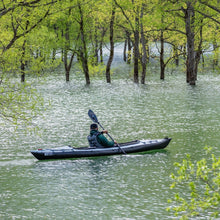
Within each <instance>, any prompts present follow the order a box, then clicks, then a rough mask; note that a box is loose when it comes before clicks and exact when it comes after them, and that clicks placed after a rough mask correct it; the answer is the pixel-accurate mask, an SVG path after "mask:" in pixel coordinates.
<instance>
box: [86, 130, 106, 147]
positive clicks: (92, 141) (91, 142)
mask: <svg viewBox="0 0 220 220" xmlns="http://www.w3.org/2000/svg"><path fill="white" fill-rule="evenodd" d="M100 134H101V132H96V133H94V134H93V135H89V136H88V137H87V139H88V142H89V146H90V147H98V148H101V147H102V148H103V146H102V145H101V144H100V143H99V142H98V140H97V136H98V135H100Z"/></svg>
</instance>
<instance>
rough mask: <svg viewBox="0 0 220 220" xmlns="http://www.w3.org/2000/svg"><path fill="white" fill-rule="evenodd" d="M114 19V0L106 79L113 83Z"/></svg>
mask: <svg viewBox="0 0 220 220" xmlns="http://www.w3.org/2000/svg"><path fill="white" fill-rule="evenodd" d="M114 20H115V4H114V3H113V2H112V15H111V19H110V26H109V29H110V35H109V40H110V55H109V59H108V63H107V66H106V81H107V83H111V76H110V68H111V64H112V61H113V57H114V39H113V37H114Z"/></svg>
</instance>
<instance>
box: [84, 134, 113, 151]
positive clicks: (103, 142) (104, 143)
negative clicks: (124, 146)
mask: <svg viewBox="0 0 220 220" xmlns="http://www.w3.org/2000/svg"><path fill="white" fill-rule="evenodd" d="M91 139H92V140H93V141H92V142H93V143H91V141H90V140H91ZM95 139H96V140H95ZM94 140H95V141H94ZM88 141H89V145H90V147H113V146H114V142H113V141H109V140H108V139H107V138H106V137H105V136H104V135H103V134H102V133H101V132H99V131H97V130H91V131H90V135H89V136H88ZM96 141H97V142H98V143H97V144H96V143H95V142H96ZM93 145H95V146H93Z"/></svg>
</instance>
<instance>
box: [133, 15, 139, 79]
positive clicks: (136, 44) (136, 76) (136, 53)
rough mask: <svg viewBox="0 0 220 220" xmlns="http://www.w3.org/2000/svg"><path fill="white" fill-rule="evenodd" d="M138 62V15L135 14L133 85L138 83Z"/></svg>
mask: <svg viewBox="0 0 220 220" xmlns="http://www.w3.org/2000/svg"><path fill="white" fill-rule="evenodd" d="M138 60H139V13H138V12H136V18H135V30H134V83H139V79H138V78H139V76H138Z"/></svg>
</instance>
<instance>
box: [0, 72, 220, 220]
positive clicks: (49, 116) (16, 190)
mask: <svg viewBox="0 0 220 220" xmlns="http://www.w3.org/2000/svg"><path fill="white" fill-rule="evenodd" d="M72 77H73V78H72V79H71V82H70V83H69V84H66V83H65V82H64V80H65V79H64V76H61V75H60V76H57V75H56V76H50V77H48V78H47V80H46V82H45V83H44V84H43V85H37V89H38V90H39V91H40V93H41V94H42V96H43V97H44V99H45V102H46V105H47V106H48V109H47V110H46V111H43V110H42V112H39V117H37V118H35V119H34V123H35V124H36V125H38V126H39V127H40V128H41V130H40V134H41V136H34V135H28V136H27V135H25V134H24V130H23V129H21V128H20V129H18V130H17V131H16V134H13V133H10V132H6V133H4V134H1V144H0V145H1V148H0V175H1V178H0V219H120V220H121V219H126V220H127V219H149V220H151V219H152V220H155V219H158V220H159V219H163V220H164V219H174V217H172V216H170V213H168V212H166V210H165V209H166V208H167V207H168V206H169V204H168V203H167V200H168V199H169V198H172V196H173V195H174V193H175V192H174V191H172V190H170V188H169V187H170V184H171V179H170V178H169V175H170V174H171V172H173V171H174V166H173V163H174V162H175V161H177V162H181V161H182V159H183V158H185V155H186V154H187V153H189V154H191V155H192V159H193V160H199V159H201V158H203V157H205V152H204V150H203V149H204V147H205V146H207V145H208V146H212V147H213V153H214V154H215V155H216V156H217V157H218V156H219V155H220V138H219V134H220V123H219V120H220V118H219V115H220V98H219V94H220V76H219V75H215V76H213V75H210V76H205V75H200V76H199V77H198V82H197V86H195V87H191V86H189V85H187V84H186V83H185V76H184V75H178V74H172V75H167V76H166V80H165V81H160V80H159V79H158V78H159V76H158V75H157V76H155V75H150V76H147V82H146V85H135V84H133V83H132V82H131V81H130V80H125V79H120V77H116V78H115V79H113V80H112V84H111V85H108V84H106V83H105V82H104V79H103V80H100V79H96V78H92V79H91V82H92V83H91V85H90V86H89V87H86V86H85V85H84V79H82V80H80V79H79V77H78V76H72ZM89 109H92V110H93V111H94V112H95V113H96V115H97V116H98V119H99V121H100V123H101V124H102V125H103V127H104V128H105V129H108V131H109V133H110V134H111V135H112V136H113V137H114V138H115V139H116V140H117V141H118V142H124V141H131V140H135V139H156V138H163V137H165V136H169V137H171V138H172V141H171V143H170V144H169V146H168V147H167V148H166V149H165V150H162V151H158V152H155V153H145V154H132V155H120V156H109V157H99V158H89V159H87V158H84V159H68V160H53V161H37V160H36V159H35V158H34V157H33V156H32V155H31V154H30V150H32V149H37V148H51V147H59V146H64V145H72V146H75V147H82V146H86V145H87V139H86V136H87V135H88V133H89V126H90V124H91V120H90V119H89V117H88V115H87V112H88V110H89ZM40 113H41V114H40ZM7 128H8V130H11V128H10V127H7ZM177 190H179V191H183V190H184V189H177ZM183 193H184V192H183ZM200 219H206V217H205V216H204V217H202V218H200Z"/></svg>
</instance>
